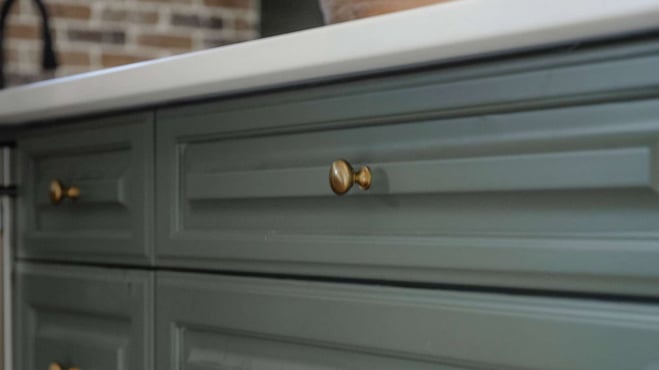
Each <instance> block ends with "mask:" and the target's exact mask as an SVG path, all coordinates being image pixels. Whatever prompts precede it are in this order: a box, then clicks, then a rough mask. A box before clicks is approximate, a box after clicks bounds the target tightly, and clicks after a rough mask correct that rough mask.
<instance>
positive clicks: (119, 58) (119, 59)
mask: <svg viewBox="0 0 659 370" xmlns="http://www.w3.org/2000/svg"><path fill="white" fill-rule="evenodd" d="M147 59H148V58H144V57H143V56H138V55H132V54H124V53H103V55H102V56H101V63H103V67H114V66H120V65H124V64H130V63H137V62H142V61H144V60H147Z"/></svg>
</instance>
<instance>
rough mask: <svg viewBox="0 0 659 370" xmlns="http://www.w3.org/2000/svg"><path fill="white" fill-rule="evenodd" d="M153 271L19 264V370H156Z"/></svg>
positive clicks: (17, 272) (17, 322)
mask: <svg viewBox="0 0 659 370" xmlns="http://www.w3.org/2000/svg"><path fill="white" fill-rule="evenodd" d="M152 275H153V274H152V273H149V272H139V271H128V270H121V269H107V268H100V267H74V266H63V265H62V266H58V265H39V264H25V263H19V264H18V265H17V268H16V309H15V315H16V321H15V323H16V324H15V327H14V330H15V333H16V335H15V338H16V340H15V342H14V345H15V353H16V354H15V361H16V363H15V367H14V368H15V369H24V370H47V369H49V366H50V364H59V365H60V366H62V367H63V368H64V369H68V368H78V369H81V370H151V369H153V347H152V346H153V325H152V320H153V309H154V308H153V294H154V293H153V277H152Z"/></svg>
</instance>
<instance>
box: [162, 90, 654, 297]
mask: <svg viewBox="0 0 659 370" xmlns="http://www.w3.org/2000/svg"><path fill="white" fill-rule="evenodd" d="M271 109H272V112H271V113H272V116H273V119H276V117H277V109H276V106H274V107H272V108H271ZM232 114H233V115H234V116H235V113H232ZM207 117H208V122H206V123H199V121H197V122H198V123H197V124H195V125H186V124H183V122H180V120H178V119H171V120H167V119H166V117H164V118H163V119H162V120H161V123H160V125H159V128H158V157H157V158H158V159H157V161H158V163H157V168H158V173H159V178H160V180H161V184H160V186H158V194H157V199H158V203H157V216H156V217H157V228H158V233H157V234H158V236H157V238H158V243H157V261H158V263H159V264H161V265H169V266H185V267H189V266H192V267H201V268H211V269H223V270H247V271H265V272H276V273H287V274H307V275H332V276H341V277H359V278H372V279H388V280H417V281H426V282H437V283H448V284H461V285H462V284H469V285H472V284H473V285H486V286H510V287H519V288H534V289H560V290H576V291H588V292H607V293H617V294H630V295H645V294H650V295H659V269H657V268H656V266H657V265H659V238H658V237H659V194H657V189H658V185H659V182H658V181H659V180H658V179H659V177H658V176H659V163H658V158H659V157H658V154H657V153H658V152H657V148H658V145H659V120H658V119H657V117H659V101H656V100H644V101H637V102H625V103H615V104H607V105H596V106H583V107H570V108H560V109H548V110H540V111H529V112H520V113H509V114H490V115H478V116H473V117H463V118H443V119H437V120H425V121H410V122H402V123H398V124H383V125H375V126H372V125H368V126H362V127H353V128H338V129H329V128H325V129H322V130H311V129H306V130H302V129H294V128H292V129H281V130H279V131H272V130H270V131H250V132H246V133H241V132H240V131H236V132H223V131H222V127H223V125H222V124H223V122H224V121H223V114H222V113H215V114H213V115H210V116H207ZM282 125H283V124H282ZM337 159H347V160H348V161H349V162H351V163H352V164H353V167H354V169H355V170H356V169H357V168H359V167H360V166H369V167H370V170H371V172H372V183H371V187H370V189H368V190H367V191H362V190H360V189H359V187H358V186H357V185H355V186H354V187H353V189H352V190H350V191H349V192H348V194H347V195H344V196H341V197H339V196H336V195H335V194H334V193H333V192H332V190H331V189H330V183H329V179H328V176H329V172H330V165H331V164H332V162H333V161H335V160H337Z"/></svg>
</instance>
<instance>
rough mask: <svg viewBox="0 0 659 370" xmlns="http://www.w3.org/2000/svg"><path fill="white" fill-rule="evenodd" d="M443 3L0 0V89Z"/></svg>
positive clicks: (412, 0) (385, 0) (389, 0)
mask: <svg viewBox="0 0 659 370" xmlns="http://www.w3.org/2000/svg"><path fill="white" fill-rule="evenodd" d="M444 1H448V0H0V4H3V6H2V11H0V42H1V43H0V51H2V52H4V57H2V56H1V55H0V88H2V87H3V86H5V87H10V86H17V85H22V84H26V83H30V82H35V81H40V80H44V79H48V78H52V77H62V76H70V75H73V74H78V73H82V72H89V71H94V70H98V69H102V68H108V67H116V66H120V65H124V64H129V63H135V62H141V61H146V60H151V59H155V58H161V57H166V56H171V55H176V54H181V53H186V52H190V51H196V50H202V49H208V48H214V47H218V46H223V45H228V44H234V43H238V42H243V41H248V40H253V39H256V38H259V37H268V36H274V35H279V34H283V33H288V32H293V31H298V30H304V29H308V28H313V27H320V26H323V25H324V24H325V22H327V23H337V22H345V21H349V20H353V19H358V18H364V17H370V16H373V15H379V14H384V13H390V12H394V11H399V10H404V9H408V8H414V7H418V6H424V5H430V4H435V3H439V2H444ZM319 4H320V5H319ZM40 10H45V11H46V12H45V13H47V15H48V17H47V22H48V24H49V27H47V28H46V29H48V30H50V33H49V35H48V34H46V35H44V34H43V33H42V30H43V28H42V21H43V18H42V15H43V12H41V11H40ZM3 22H4V28H3V27H2V23H3ZM3 30H4V31H3ZM44 39H50V40H51V41H52V42H49V43H46V44H47V45H49V46H52V47H47V48H46V52H44V42H43V40H44ZM50 50H52V51H53V53H50V52H48V51H50ZM44 55H45V56H46V57H45V58H44ZM52 56H54V58H53V57H52ZM55 60H56V61H57V62H56V63H54V61H55ZM55 64H57V68H55V69H53V68H48V67H54V66H55ZM44 70H46V71H44ZM2 77H4V79H3V78H2Z"/></svg>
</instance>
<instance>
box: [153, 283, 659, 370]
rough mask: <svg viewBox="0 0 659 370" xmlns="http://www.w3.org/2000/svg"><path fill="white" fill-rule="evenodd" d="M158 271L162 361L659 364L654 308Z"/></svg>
mask: <svg viewBox="0 0 659 370" xmlns="http://www.w3.org/2000/svg"><path fill="white" fill-rule="evenodd" d="M158 274H159V275H158V279H157V280H158V283H157V287H156V289H157V307H159V310H158V312H157V317H156V332H157V345H156V346H157V350H156V361H157V368H158V369H161V370H210V369H224V368H243V367H244V368H250V369H269V368H286V369H311V368H313V369H328V370H329V369H346V368H351V369H352V368H354V369H362V368H363V369H372V368H383V369H446V370H448V369H452V370H453V369H538V370H540V369H546V370H559V369H561V370H567V369H574V370H583V369H600V370H606V369H611V370H618V369H630V370H633V369H638V370H647V369H654V368H656V367H657V366H659V354H658V353H657V351H656V344H657V343H659V308H658V307H657V306H655V305H642V304H622V303H615V304H614V303H604V302H596V301H592V302H590V301H582V300H563V299H549V298H527V297H514V296H506V295H494V294H480V293H457V292H447V291H440V290H422V289H402V288H387V287H374V286H355V285H353V286H349V285H338V284H329V283H311V282H293V281H284V280H266V279H255V278H252V279H250V278H235V277H219V276H211V275H201V274H197V275H195V274H183V273H158Z"/></svg>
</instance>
